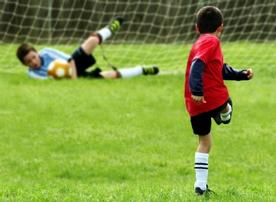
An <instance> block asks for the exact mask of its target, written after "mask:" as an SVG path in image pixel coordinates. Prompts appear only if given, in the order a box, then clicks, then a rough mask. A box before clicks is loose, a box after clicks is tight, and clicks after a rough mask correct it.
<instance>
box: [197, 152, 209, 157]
mask: <svg viewBox="0 0 276 202" xmlns="http://www.w3.org/2000/svg"><path fill="white" fill-rule="evenodd" d="M195 157H196V158H207V159H208V157H209V154H208V153H201V152H196V153H195Z"/></svg>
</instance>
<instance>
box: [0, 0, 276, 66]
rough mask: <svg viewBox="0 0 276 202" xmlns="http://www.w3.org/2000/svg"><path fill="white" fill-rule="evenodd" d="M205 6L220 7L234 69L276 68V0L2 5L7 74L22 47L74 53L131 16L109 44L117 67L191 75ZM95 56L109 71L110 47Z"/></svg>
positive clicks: (80, 0) (28, 0)
mask: <svg viewBox="0 0 276 202" xmlns="http://www.w3.org/2000/svg"><path fill="white" fill-rule="evenodd" d="M204 5H214V6H218V7H219V8H220V9H221V10H222V12H223V14H224V25H225V30H224V34H223V36H222V42H223V50H224V49H225V50H227V51H225V59H226V60H227V59H231V61H232V64H233V63H234V64H233V65H234V66H241V65H248V66H250V65H251V66H252V65H253V66H256V65H259V66H261V65H262V64H263V62H264V61H265V62H266V63H265V64H266V65H274V64H275V62H276V61H275V57H276V54H275V50H276V42H275V40H276V23H275V17H276V12H275V11H276V1H272V0H245V1H236V0H216V1H214V0H199V1H192V0H187V1H181V0H170V1H168V0H151V1H147V0H108V1H99V0H47V1H45V0H13V1H10V0H0V44H1V50H0V51H1V58H0V64H1V67H0V69H1V70H3V69H7V68H11V67H17V66H19V64H18V62H17V60H16V58H14V60H12V61H11V60H7V58H10V57H15V50H16V47H17V45H18V44H20V43H22V42H31V43H32V44H34V45H37V46H38V47H43V46H57V47H58V48H61V49H62V50H64V51H67V52H68V53H71V52H72V51H73V50H74V48H76V47H77V46H78V44H80V43H81V42H82V41H83V40H84V39H85V38H86V37H87V36H88V34H89V33H90V32H91V31H95V30H97V29H99V28H101V27H103V26H105V25H106V24H107V23H108V22H109V21H110V19H112V17H114V16H118V15H119V16H123V17H124V18H125V24H124V26H123V27H122V29H121V30H120V31H119V33H117V34H116V35H115V36H114V37H112V38H111V39H110V40H108V41H107V43H105V44H104V45H103V51H104V54H105V55H106V57H107V58H108V60H109V62H110V63H113V64H115V65H117V66H133V65H136V64H148V65H149V64H156V65H159V66H160V68H161V69H176V70H180V71H183V70H184V69H185V63H186V62H185V61H186V57H187V54H188V52H189V48H190V45H191V43H192V42H193V41H194V40H195V39H196V37H197V36H196V34H195V31H194V23H195V13H196V11H197V10H198V9H199V8H200V7H202V6H204ZM95 55H96V57H97V59H98V60H99V61H100V63H101V65H103V66H104V65H105V62H104V61H103V60H102V59H101V55H102V49H101V48H98V49H97V50H96V52H95ZM10 63H12V64H10ZM14 69H15V68H14Z"/></svg>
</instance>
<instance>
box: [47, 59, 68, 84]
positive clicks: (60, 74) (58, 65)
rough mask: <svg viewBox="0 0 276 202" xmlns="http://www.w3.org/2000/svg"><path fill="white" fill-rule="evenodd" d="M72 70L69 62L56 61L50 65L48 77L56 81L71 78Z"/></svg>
mask: <svg viewBox="0 0 276 202" xmlns="http://www.w3.org/2000/svg"><path fill="white" fill-rule="evenodd" d="M71 75H72V68H70V65H69V63H68V62H67V61H63V60H54V61H53V62H51V63H50V64H49V67H48V76H49V77H51V78H55V79H62V78H71Z"/></svg>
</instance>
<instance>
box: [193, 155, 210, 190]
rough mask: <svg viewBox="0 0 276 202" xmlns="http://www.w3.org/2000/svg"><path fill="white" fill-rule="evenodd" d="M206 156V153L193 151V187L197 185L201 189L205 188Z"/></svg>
mask: <svg viewBox="0 0 276 202" xmlns="http://www.w3.org/2000/svg"><path fill="white" fill-rule="evenodd" d="M208 157H209V154H207V153H200V152H196V153H195V167H194V168H195V174H196V181H195V185H194V187H195V188H196V187H199V188H200V189H201V190H206V185H207V180H208Z"/></svg>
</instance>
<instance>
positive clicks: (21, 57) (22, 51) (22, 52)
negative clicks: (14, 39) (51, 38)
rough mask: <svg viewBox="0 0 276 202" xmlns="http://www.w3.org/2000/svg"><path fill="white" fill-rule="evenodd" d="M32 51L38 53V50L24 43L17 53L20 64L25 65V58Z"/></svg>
mask: <svg viewBox="0 0 276 202" xmlns="http://www.w3.org/2000/svg"><path fill="white" fill-rule="evenodd" d="M30 51H35V52H37V50H36V49H35V48H34V47H33V46H32V45H31V44H28V43H22V44H21V45H20V46H19V47H18V48H17V51H16V56H17V58H18V59H19V60H20V62H22V64H24V63H25V61H24V57H25V56H26V55H27V54H28V53H29V52H30Z"/></svg>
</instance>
